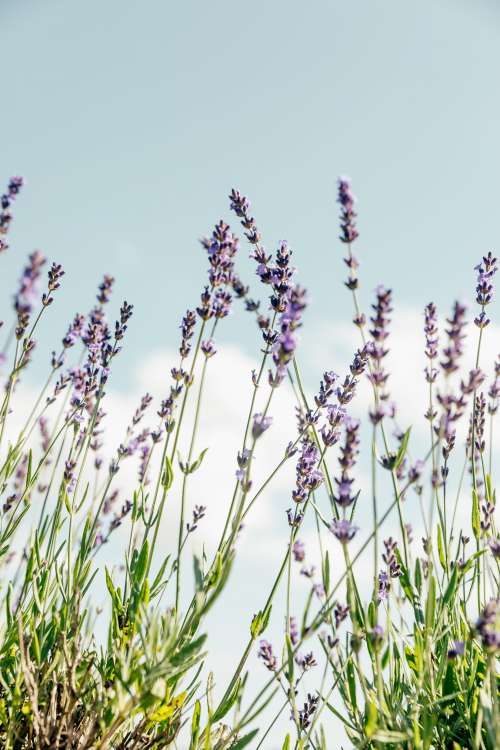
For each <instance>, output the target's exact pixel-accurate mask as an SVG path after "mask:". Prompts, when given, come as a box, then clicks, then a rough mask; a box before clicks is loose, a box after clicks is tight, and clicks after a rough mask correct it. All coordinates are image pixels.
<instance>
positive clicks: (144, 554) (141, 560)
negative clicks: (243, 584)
mask: <svg viewBox="0 0 500 750" xmlns="http://www.w3.org/2000/svg"><path fill="white" fill-rule="evenodd" d="M148 559H149V542H148V540H147V539H145V540H144V544H143V545H142V549H141V552H140V555H139V557H138V559H137V562H136V564H135V566H134V579H135V581H136V582H137V583H138V584H140V583H141V581H142V579H143V577H144V574H145V573H146V566H147V564H148Z"/></svg>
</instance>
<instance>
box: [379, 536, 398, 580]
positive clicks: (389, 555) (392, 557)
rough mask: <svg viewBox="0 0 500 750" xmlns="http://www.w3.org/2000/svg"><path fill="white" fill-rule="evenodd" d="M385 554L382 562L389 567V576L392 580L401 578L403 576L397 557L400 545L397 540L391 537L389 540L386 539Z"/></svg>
mask: <svg viewBox="0 0 500 750" xmlns="http://www.w3.org/2000/svg"><path fill="white" fill-rule="evenodd" d="M384 547H385V552H384V554H383V555H382V560H383V561H384V562H385V564H386V565H387V569H388V571H389V575H390V577H391V578H399V576H400V575H401V567H400V565H399V563H398V559H397V557H396V551H397V548H398V543H397V542H396V540H395V539H393V538H392V536H390V537H389V538H388V539H384Z"/></svg>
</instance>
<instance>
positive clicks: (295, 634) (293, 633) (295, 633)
mask: <svg viewBox="0 0 500 750" xmlns="http://www.w3.org/2000/svg"><path fill="white" fill-rule="evenodd" d="M288 635H289V636H290V640H291V642H292V645H293V646H296V645H297V643H298V642H299V628H298V625H297V620H296V618H295V617H290V619H289V621H288Z"/></svg>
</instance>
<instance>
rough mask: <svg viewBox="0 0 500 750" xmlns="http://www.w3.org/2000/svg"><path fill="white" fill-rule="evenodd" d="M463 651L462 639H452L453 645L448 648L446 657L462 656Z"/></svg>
mask: <svg viewBox="0 0 500 750" xmlns="http://www.w3.org/2000/svg"><path fill="white" fill-rule="evenodd" d="M464 653H465V643H464V641H454V642H453V646H452V647H451V648H450V649H449V650H448V659H456V658H457V656H463V655H464Z"/></svg>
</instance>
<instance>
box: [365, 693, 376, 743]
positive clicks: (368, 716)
mask: <svg viewBox="0 0 500 750" xmlns="http://www.w3.org/2000/svg"><path fill="white" fill-rule="evenodd" d="M376 728H377V707H376V705H375V703H373V702H372V701H368V702H367V703H366V705H365V733H366V736H367V737H371V736H372V735H373V733H374V732H375V730H376Z"/></svg>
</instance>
